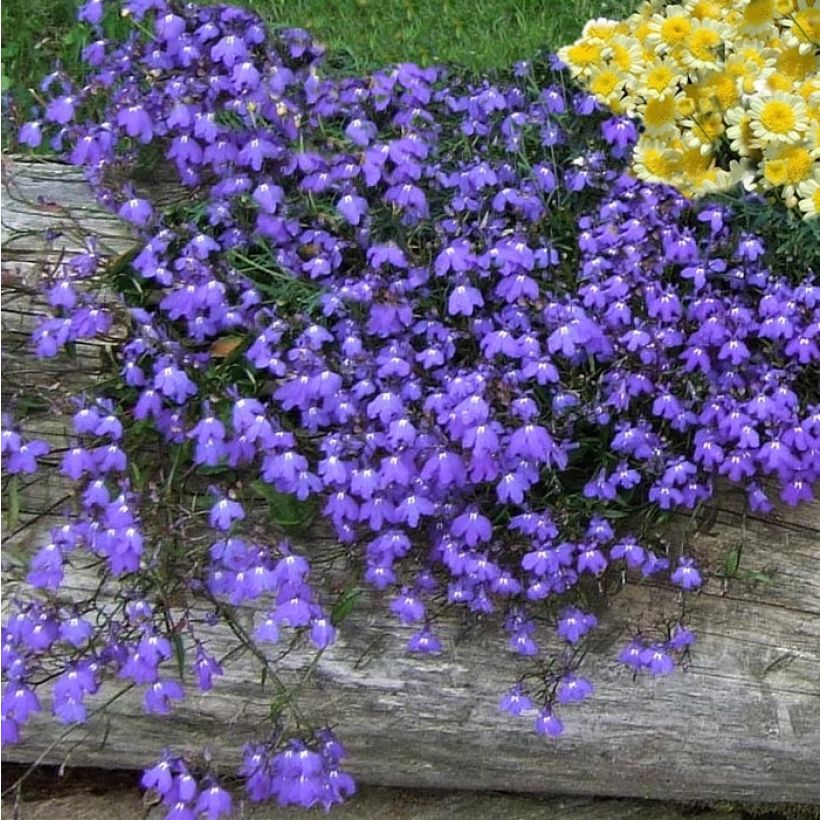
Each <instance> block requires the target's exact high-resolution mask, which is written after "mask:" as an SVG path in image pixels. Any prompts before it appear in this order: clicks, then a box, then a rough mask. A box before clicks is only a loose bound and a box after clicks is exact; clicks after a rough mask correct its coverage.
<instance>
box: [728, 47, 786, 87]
mask: <svg viewBox="0 0 820 820" xmlns="http://www.w3.org/2000/svg"><path fill="white" fill-rule="evenodd" d="M733 48H734V52H733V53H732V54H730V55H729V56H728V57H727V58H726V62H725V70H726V72H727V73H728V74H730V75H732V76H733V77H735V78H736V79H737V82H738V84H739V87H740V91H741V93H742V94H744V95H746V96H750V95H751V94H754V92H755V84H756V83H758V82H760V81H765V80H766V79H767V78H768V77H770V76H771V75H772V74H773V73H774V66H775V58H774V56H773V55H772V54H770V53H768V52H765V51H764V50H763V48H762V47H761V46H760V45H758V44H757V43H754V42H750V41H741V42H739V43H734V44H733Z"/></svg>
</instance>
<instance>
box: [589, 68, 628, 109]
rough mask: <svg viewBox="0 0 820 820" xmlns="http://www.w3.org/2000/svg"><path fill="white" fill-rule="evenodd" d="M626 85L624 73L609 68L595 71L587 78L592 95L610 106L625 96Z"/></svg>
mask: <svg viewBox="0 0 820 820" xmlns="http://www.w3.org/2000/svg"><path fill="white" fill-rule="evenodd" d="M625 85H626V78H625V77H624V75H623V73H622V72H620V71H618V70H617V69H615V68H611V67H609V66H604V67H603V68H600V69H599V70H597V71H593V72H592V73H591V74H590V75H589V77H588V78H587V88H588V89H589V91H590V93H592V94H594V95H595V96H596V97H597V98H598V99H599V100H600V101H601V102H603V103H606V105H609V106H611V105H612V104H613V103H614V102H615V101H617V100H619V99H620V98H621V97H622V96H623V94H624V87H625Z"/></svg>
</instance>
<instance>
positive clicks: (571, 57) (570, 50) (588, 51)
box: [558, 39, 604, 77]
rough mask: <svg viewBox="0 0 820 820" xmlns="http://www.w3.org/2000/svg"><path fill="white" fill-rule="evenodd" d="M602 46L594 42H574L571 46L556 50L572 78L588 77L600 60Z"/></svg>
mask: <svg viewBox="0 0 820 820" xmlns="http://www.w3.org/2000/svg"><path fill="white" fill-rule="evenodd" d="M603 50H604V46H603V44H602V43H600V42H597V41H595V40H584V39H580V40H576V41H575V42H574V43H573V44H572V45H571V46H565V47H564V48H561V49H559V50H558V57H559V58H560V59H561V60H563V61H564V62H565V63H566V64H567V65H568V66H569V69H570V72H571V73H572V75H573V76H575V77H578V76H588V75H589V74H590V73H591V72H592V71H593V70H594V68H595V67H596V66H597V65H598V63H600V62H601V60H602V55H603Z"/></svg>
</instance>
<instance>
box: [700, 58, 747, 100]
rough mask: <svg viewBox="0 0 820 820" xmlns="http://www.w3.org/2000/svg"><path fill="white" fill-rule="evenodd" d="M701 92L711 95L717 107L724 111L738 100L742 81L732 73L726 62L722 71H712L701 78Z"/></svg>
mask: <svg viewBox="0 0 820 820" xmlns="http://www.w3.org/2000/svg"><path fill="white" fill-rule="evenodd" d="M702 87H703V94H704V95H706V94H709V95H711V97H712V99H713V100H714V102H715V103H716V104H717V107H718V108H720V109H721V111H726V110H727V109H729V108H732V106H734V105H737V103H738V102H739V101H740V95H741V88H742V81H741V80H739V79H738V78H737V76H736V74H735V73H733V72H732V71H731V70H730V68H729V66H728V64H727V65H724V67H723V70H722V71H713V72H711V73H710V74H707V75H706V76H704V78H703V80H702Z"/></svg>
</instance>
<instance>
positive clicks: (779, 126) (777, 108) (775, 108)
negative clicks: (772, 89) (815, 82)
mask: <svg viewBox="0 0 820 820" xmlns="http://www.w3.org/2000/svg"><path fill="white" fill-rule="evenodd" d="M760 122H761V124H762V125H763V127H764V128H765V129H766V130H767V131H768V132H769V133H771V134H779V135H780V136H785V135H787V134H788V133H789V132H790V131H792V129H793V128H794V126H795V124H796V123H797V117H795V115H794V111H792V107H791V106H790V105H789V104H788V103H787V102H783V101H782V100H769V102H767V103H766V104H765V105H764V106H763V108H762V109H761V111H760Z"/></svg>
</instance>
